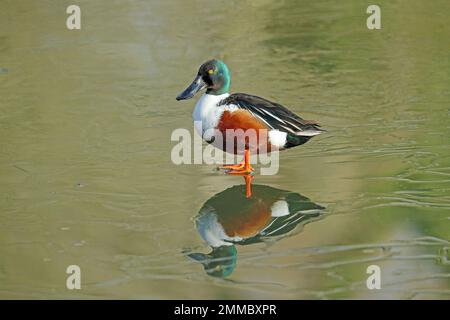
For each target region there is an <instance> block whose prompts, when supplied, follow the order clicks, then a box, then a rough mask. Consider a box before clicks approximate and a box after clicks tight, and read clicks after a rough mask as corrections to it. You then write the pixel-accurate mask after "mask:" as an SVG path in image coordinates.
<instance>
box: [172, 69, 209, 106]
mask: <svg viewBox="0 0 450 320" xmlns="http://www.w3.org/2000/svg"><path fill="white" fill-rule="evenodd" d="M205 88H206V83H205V82H204V81H203V79H202V77H201V76H200V75H198V76H197V77H196V78H195V79H194V81H192V83H191V85H190V86H189V87H187V88H186V90H184V91H183V92H182V93H180V94H179V95H178V97H177V100H185V99H190V98H192V97H193V96H194V95H195V94H196V93H197V92H199V91H200V90H202V89H205Z"/></svg>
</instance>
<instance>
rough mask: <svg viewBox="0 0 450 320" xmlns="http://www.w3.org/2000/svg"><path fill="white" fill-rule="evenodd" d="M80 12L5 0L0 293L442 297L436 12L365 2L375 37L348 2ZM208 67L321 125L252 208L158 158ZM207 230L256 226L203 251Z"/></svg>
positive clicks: (443, 189)
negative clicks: (69, 285)
mask: <svg viewBox="0 0 450 320" xmlns="http://www.w3.org/2000/svg"><path fill="white" fill-rule="evenodd" d="M78 3H79V5H80V7H81V10H82V29H81V30H79V31H69V30H67V29H66V26H65V20H66V17H67V14H66V13H65V11H66V7H67V6H68V5H69V4H72V2H70V1H65V0H61V1H47V0H40V1H31V0H27V1H12V0H3V1H1V3H0V148H1V149H0V181H1V183H0V256H1V259H0V297H1V298H177V299H193V298H210V299H215V298H222V299H231V298H289V299H298V298H370V299H371V298H401V299H407V298H415V299H428V298H438V299H449V298H450V262H449V261H450V257H449V254H450V253H449V252H450V249H449V248H450V242H449V241H450V90H449V88H450V58H449V57H450V42H449V41H448V39H450V27H449V23H448V22H449V20H448V11H449V10H450V4H449V2H448V1H445V0H442V1H440V0H434V1H420V0H414V1H406V0H403V1H378V4H379V5H380V6H381V8H382V29H381V30H378V31H377V30H373V31H370V30H368V29H367V28H366V18H367V14H366V13H365V12H366V7H367V4H366V3H364V2H361V1H356V0H355V1H339V2H336V1H331V0H330V1H314V2H312V1H281V2H278V1H273V2H272V1H265V0H261V1H123V0H121V1H118V0H117V1H100V0H99V1H78ZM212 57H217V58H221V59H224V60H225V61H226V62H227V64H228V65H229V67H230V69H231V72H232V90H233V91H238V92H248V93H252V94H256V95H260V96H264V97H266V98H268V99H271V100H275V101H278V102H280V103H282V104H284V105H286V106H288V107H289V108H290V109H291V110H293V111H295V112H296V113H298V114H300V115H302V116H303V117H305V118H307V119H316V120H318V121H320V123H321V124H322V125H323V127H324V128H326V129H327V130H328V133H327V134H326V135H322V136H320V137H317V138H314V139H313V140H311V141H310V142H308V143H307V144H305V145H303V146H301V147H298V148H295V149H291V150H289V151H286V152H283V153H282V154H281V155H280V161H281V167H280V171H279V173H278V174H277V175H275V176H256V178H255V182H254V183H255V186H254V190H253V192H254V195H253V198H252V199H250V200H248V199H246V198H245V197H244V196H243V192H244V191H245V187H244V186H242V184H243V180H242V178H240V177H231V176H225V175H223V174H219V173H217V172H216V171H215V170H214V166H211V165H181V166H175V165H174V164H173V163H172V162H171V161H170V152H171V149H172V147H173V146H174V142H172V141H170V135H171V133H172V131H173V130H174V129H176V128H188V129H189V130H191V131H192V130H193V125H192V119H191V113H192V109H193V106H194V104H195V100H196V99H197V98H194V99H193V100H188V101H183V102H177V101H175V97H176V95H177V94H178V93H180V91H181V90H182V89H184V88H185V87H186V86H187V85H188V83H189V81H191V80H192V78H193V77H194V74H195V72H196V70H197V68H198V66H199V65H200V64H201V63H202V62H203V61H205V60H207V59H210V58H212ZM280 199H284V200H283V201H285V202H286V203H287V205H288V206H289V209H290V211H291V215H290V216H288V217H279V218H277V219H275V220H270V217H266V216H263V215H258V214H256V215H255V216H253V215H252V214H253V213H254V211H252V208H253V207H252V206H253V205H257V206H260V207H258V208H263V209H264V208H266V207H267V206H269V207H270V206H271V205H272V204H273V203H274V202H276V201H278V200H280ZM246 200H248V201H246ZM263 209H261V210H263ZM211 212H213V213H214V212H215V215H214V214H213V215H212V216H211ZM258 212H260V211H258ZM261 212H262V211H261ZM214 219H216V220H214ZM217 219H218V220H219V221H220V222H222V223H223V224H224V225H225V224H227V226H226V227H225V229H226V230H235V229H239V228H240V227H241V226H243V225H244V224H246V225H250V226H251V227H253V228H254V229H255V230H256V231H255V230H253V231H251V230H250V231H249V229H248V228H247V229H245V228H244V229H245V230H244V229H239V230H240V231H239V232H243V231H242V230H244V231H245V232H248V236H249V238H247V239H242V241H240V242H237V243H235V244H234V245H233V246H225V247H224V248H223V249H219V248H211V247H210V245H209V244H208V243H206V242H205V240H204V239H203V238H202V234H203V233H204V230H205V228H206V227H205V226H208V225H209V224H210V223H211V221H217ZM264 219H266V220H264ZM255 221H258V222H255ZM268 225H269V227H270V228H272V229H270V230H269V229H268V228H269V227H267V226H268ZM263 226H265V227H264V228H266V229H261V228H262V227H263ZM283 226H285V227H283ZM281 227H283V228H285V229H280V228H281ZM202 228H203V229H202ZM249 228H250V227H249ZM202 230H203V231H202ZM258 230H259V231H261V230H262V231H264V230H265V231H264V232H263V234H262V235H261V234H259V235H257V231H258ZM276 230H278V233H274V232H275V231H276ZM202 232H203V233H202ZM252 232H253V233H252ZM255 232H256V233H255ZM215 255H216V256H215ZM217 257H218V259H217ZM221 257H222V258H221ZM71 264H76V265H79V266H80V267H81V272H82V289H81V290H74V291H69V290H67V289H66V277H67V274H66V268H67V266H68V265H71ZM372 264H376V265H378V266H380V268H381V271H382V289H381V290H368V289H367V287H366V279H367V277H368V274H367V273H366V269H367V267H368V266H369V265H372Z"/></svg>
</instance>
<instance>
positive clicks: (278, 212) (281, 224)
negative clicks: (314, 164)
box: [187, 184, 325, 278]
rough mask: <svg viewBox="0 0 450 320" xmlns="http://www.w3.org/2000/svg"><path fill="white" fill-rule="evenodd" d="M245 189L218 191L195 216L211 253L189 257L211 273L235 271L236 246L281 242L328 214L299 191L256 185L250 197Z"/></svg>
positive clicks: (211, 274)
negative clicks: (246, 194) (249, 197)
mask: <svg viewBox="0 0 450 320" xmlns="http://www.w3.org/2000/svg"><path fill="white" fill-rule="evenodd" d="M246 189H247V186H246V185H235V186H232V187H230V188H227V189H225V190H223V191H221V192H219V193H217V194H215V195H214V196H212V197H211V198H210V199H208V200H207V201H206V202H205V203H204V204H203V206H202V207H201V208H200V210H199V212H198V214H197V216H196V217H195V226H196V229H197V232H198V234H199V235H200V237H201V238H202V239H203V240H204V241H205V242H206V243H207V244H208V246H209V247H210V248H211V252H209V253H201V252H191V253H188V254H187V257H188V258H190V259H191V260H194V261H196V262H199V263H201V264H202V266H203V268H204V270H205V271H206V273H207V274H208V275H210V276H213V277H220V278H224V277H228V276H230V275H231V274H232V273H233V271H234V269H235V268H236V265H237V258H238V250H237V247H236V246H237V245H239V246H245V245H252V244H256V243H261V242H266V243H267V242H274V241H279V240H281V239H283V238H285V237H287V236H290V235H294V233H297V232H300V231H301V230H302V227H303V226H304V225H306V224H307V223H310V222H313V221H317V220H320V219H322V218H323V217H324V216H325V215H324V210H325V208H324V207H323V206H321V205H319V204H317V203H314V202H312V201H311V200H310V199H308V198H307V197H305V196H303V195H300V194H298V193H296V192H292V191H287V190H282V189H278V188H274V187H271V186H267V185H262V184H255V185H253V193H254V196H253V197H252V198H251V199H248V198H247V197H246V196H245V192H246ZM294 230H295V231H294Z"/></svg>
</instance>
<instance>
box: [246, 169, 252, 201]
mask: <svg viewBox="0 0 450 320" xmlns="http://www.w3.org/2000/svg"><path fill="white" fill-rule="evenodd" d="M244 180H245V197H246V198H250V197H251V196H252V182H253V175H251V174H246V175H244Z"/></svg>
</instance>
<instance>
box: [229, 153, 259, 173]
mask: <svg viewBox="0 0 450 320" xmlns="http://www.w3.org/2000/svg"><path fill="white" fill-rule="evenodd" d="M222 169H225V170H226V171H225V173H227V174H239V175H245V174H251V173H253V171H254V169H253V167H252V166H251V165H250V151H249V150H248V149H245V153H244V161H243V162H241V163H240V164H232V165H224V166H223V167H222Z"/></svg>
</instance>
